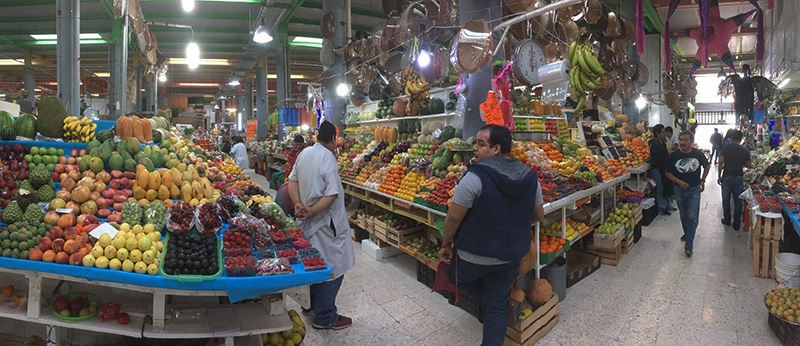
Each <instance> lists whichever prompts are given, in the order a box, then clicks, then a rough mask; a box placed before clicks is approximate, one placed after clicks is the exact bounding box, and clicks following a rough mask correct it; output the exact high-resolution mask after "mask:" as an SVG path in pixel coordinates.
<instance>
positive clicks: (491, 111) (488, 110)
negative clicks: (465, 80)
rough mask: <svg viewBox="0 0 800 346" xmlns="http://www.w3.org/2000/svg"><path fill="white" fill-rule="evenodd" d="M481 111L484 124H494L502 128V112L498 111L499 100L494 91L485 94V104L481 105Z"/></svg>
mask: <svg viewBox="0 0 800 346" xmlns="http://www.w3.org/2000/svg"><path fill="white" fill-rule="evenodd" d="M480 108H481V111H482V112H483V120H485V121H486V124H487V125H489V124H494V125H500V126H504V124H503V111H502V110H501V109H500V100H499V99H498V98H497V94H496V93H495V92H494V91H491V90H490V91H489V92H487V93H486V102H484V103H481V107H480Z"/></svg>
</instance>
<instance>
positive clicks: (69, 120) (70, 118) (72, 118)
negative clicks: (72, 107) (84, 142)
mask: <svg viewBox="0 0 800 346" xmlns="http://www.w3.org/2000/svg"><path fill="white" fill-rule="evenodd" d="M73 121H78V117H76V116H71V117H66V118H64V124H69V123H71V122H73Z"/></svg>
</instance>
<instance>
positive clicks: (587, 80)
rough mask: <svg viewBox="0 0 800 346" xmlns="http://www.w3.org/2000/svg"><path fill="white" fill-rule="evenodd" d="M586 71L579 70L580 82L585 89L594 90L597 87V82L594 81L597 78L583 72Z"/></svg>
mask: <svg viewBox="0 0 800 346" xmlns="http://www.w3.org/2000/svg"><path fill="white" fill-rule="evenodd" d="M585 72H586V71H583V70H581V74H582V75H581V83H582V85H583V88H584V89H585V90H594V89H597V88H598V85H597V83H596V82H595V81H596V80H597V79H596V78H593V77H592V76H590V75H588V74H586V73H585Z"/></svg>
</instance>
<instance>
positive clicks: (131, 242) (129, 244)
mask: <svg viewBox="0 0 800 346" xmlns="http://www.w3.org/2000/svg"><path fill="white" fill-rule="evenodd" d="M131 234H132V233H131ZM138 247H139V242H137V241H136V239H135V238H128V240H127V241H125V248H126V249H128V251H133V250H136V249H137V248H138Z"/></svg>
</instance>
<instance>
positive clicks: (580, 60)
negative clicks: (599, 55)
mask: <svg viewBox="0 0 800 346" xmlns="http://www.w3.org/2000/svg"><path fill="white" fill-rule="evenodd" d="M583 52H584V50H583V49H581V50H580V51H578V52H576V54H575V60H577V61H578V65H579V66H580V67H581V70H583V71H591V70H590V69H589V65H587V64H586V61H584V60H583Z"/></svg>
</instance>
